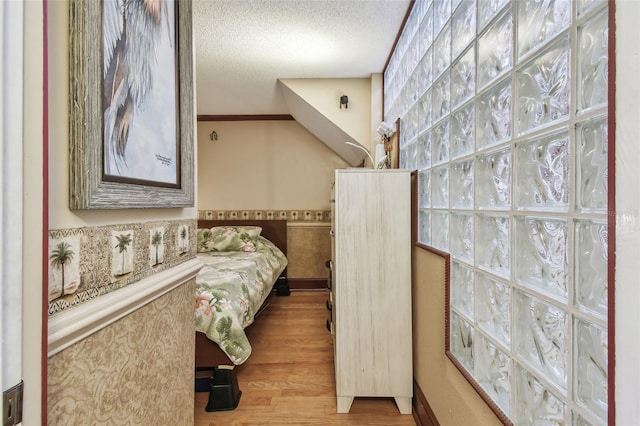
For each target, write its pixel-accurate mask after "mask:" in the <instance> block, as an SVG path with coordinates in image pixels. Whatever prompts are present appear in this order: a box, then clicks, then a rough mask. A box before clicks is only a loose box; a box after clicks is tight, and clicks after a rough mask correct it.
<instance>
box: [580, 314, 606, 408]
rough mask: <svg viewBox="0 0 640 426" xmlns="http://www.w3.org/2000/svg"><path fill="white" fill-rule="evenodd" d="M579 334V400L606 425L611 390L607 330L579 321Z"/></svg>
mask: <svg viewBox="0 0 640 426" xmlns="http://www.w3.org/2000/svg"><path fill="white" fill-rule="evenodd" d="M575 333H576V338H575V342H576V345H575V348H574V351H575V361H574V362H575V365H574V371H575V375H574V393H575V398H576V400H577V402H578V403H579V404H581V405H583V406H584V407H586V408H587V409H588V410H590V411H591V412H592V413H594V414H596V415H597V416H598V417H600V419H601V420H603V421H606V419H607V407H608V395H607V392H608V389H609V380H608V377H609V375H608V341H607V330H606V329H604V328H602V327H600V326H598V325H596V324H593V323H590V322H588V321H583V320H581V319H575Z"/></svg>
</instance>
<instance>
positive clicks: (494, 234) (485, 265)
mask: <svg viewBox="0 0 640 426" xmlns="http://www.w3.org/2000/svg"><path fill="white" fill-rule="evenodd" d="M509 252H510V251H509V217H508V216H491V215H485V214H479V215H477V216H476V234H475V250H474V253H475V259H476V262H475V263H476V266H478V267H479V268H482V269H484V270H486V271H488V272H491V273H493V274H495V275H498V276H501V277H503V278H507V279H508V278H509V268H510V264H509Z"/></svg>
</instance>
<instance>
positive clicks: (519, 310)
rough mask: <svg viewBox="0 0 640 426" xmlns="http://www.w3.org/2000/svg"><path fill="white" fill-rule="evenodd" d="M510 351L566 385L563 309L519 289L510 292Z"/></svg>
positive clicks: (565, 342) (564, 320) (565, 325)
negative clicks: (512, 323) (512, 304)
mask: <svg viewBox="0 0 640 426" xmlns="http://www.w3.org/2000/svg"><path fill="white" fill-rule="evenodd" d="M514 296H515V297H514V305H515V306H514V316H515V318H514V319H515V321H514V328H513V353H514V356H515V357H516V358H519V359H522V360H524V361H526V362H527V363H528V364H530V365H532V366H533V367H534V368H535V369H536V370H537V371H539V372H540V374H541V375H543V376H544V377H546V378H547V379H549V380H551V381H552V382H553V383H555V384H556V385H557V386H559V387H560V388H562V389H566V388H567V357H568V354H567V349H568V342H569V341H568V335H567V333H568V332H569V329H568V327H569V318H568V315H567V313H566V312H565V311H563V310H562V309H560V308H558V307H556V306H553V305H550V304H549V303H546V302H544V301H542V300H540V299H538V298H536V297H533V296H529V295H528V294H525V293H522V292H520V291H515V294H514Z"/></svg>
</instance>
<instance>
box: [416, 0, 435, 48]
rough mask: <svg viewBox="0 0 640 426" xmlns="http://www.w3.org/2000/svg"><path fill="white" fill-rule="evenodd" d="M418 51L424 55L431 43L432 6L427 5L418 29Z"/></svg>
mask: <svg viewBox="0 0 640 426" xmlns="http://www.w3.org/2000/svg"><path fill="white" fill-rule="evenodd" d="M418 37H419V40H420V52H421V53H422V54H423V55H424V54H425V53H426V52H427V50H428V49H429V48H430V47H431V44H432V43H433V7H429V9H428V10H427V12H426V13H425V15H424V17H423V18H422V22H420V29H419V30H418Z"/></svg>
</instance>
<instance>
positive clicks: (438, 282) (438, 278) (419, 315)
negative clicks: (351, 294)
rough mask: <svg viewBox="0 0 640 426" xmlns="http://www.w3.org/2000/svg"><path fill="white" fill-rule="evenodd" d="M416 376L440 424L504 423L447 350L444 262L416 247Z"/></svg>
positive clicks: (414, 345) (484, 424)
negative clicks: (453, 362) (460, 370)
mask: <svg viewBox="0 0 640 426" xmlns="http://www.w3.org/2000/svg"><path fill="white" fill-rule="evenodd" d="M412 280H413V295H412V296H413V359H414V361H413V364H414V372H413V375H414V378H415V380H416V381H417V383H418V385H419V386H420V389H422V392H423V393H424V395H425V397H426V398H427V401H428V402H429V406H430V407H431V409H432V410H433V412H434V414H435V415H436V417H437V419H438V421H439V422H440V424H441V425H443V426H444V425H483V426H489V425H501V424H502V423H501V422H500V421H498V418H497V417H496V416H495V415H494V414H493V412H492V411H491V410H490V409H489V407H488V406H487V404H486V403H485V402H484V401H483V400H482V399H481V398H480V397H479V396H478V394H477V393H476V391H475V390H474V389H473V388H472V387H471V385H470V384H469V383H468V382H467V381H466V379H465V378H464V376H462V374H461V373H460V372H459V371H458V370H457V369H456V367H455V366H454V365H453V364H452V363H451V361H449V359H448V358H447V357H446V355H445V353H444V343H445V338H444V330H445V328H444V320H445V311H444V309H445V261H444V259H443V258H442V257H440V256H438V255H435V254H433V253H431V252H428V251H426V250H423V249H421V248H417V247H416V248H414V249H413V277H412Z"/></svg>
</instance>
